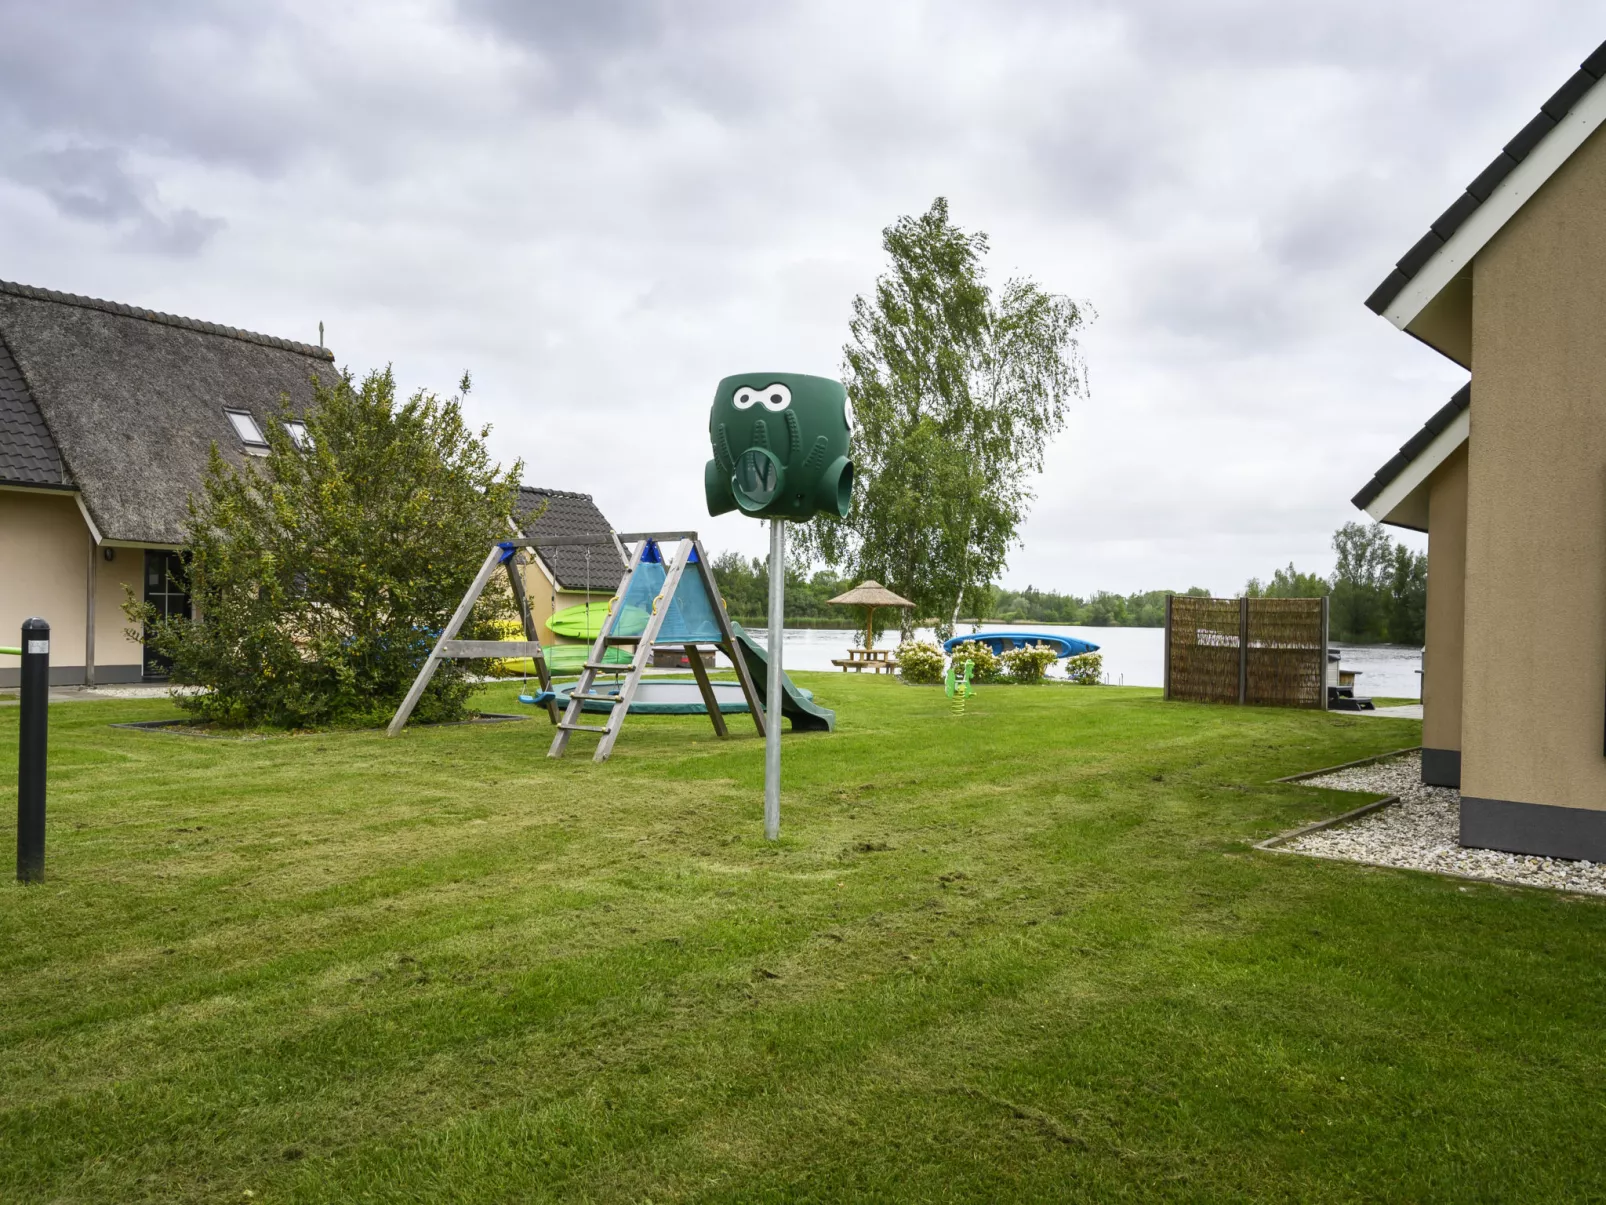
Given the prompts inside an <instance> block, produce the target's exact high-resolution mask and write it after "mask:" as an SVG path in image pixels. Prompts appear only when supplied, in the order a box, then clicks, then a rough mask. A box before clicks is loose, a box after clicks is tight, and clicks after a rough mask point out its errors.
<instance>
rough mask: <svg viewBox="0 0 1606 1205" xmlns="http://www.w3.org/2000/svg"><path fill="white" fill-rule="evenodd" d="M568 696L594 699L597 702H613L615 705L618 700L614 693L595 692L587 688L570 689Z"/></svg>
mask: <svg viewBox="0 0 1606 1205" xmlns="http://www.w3.org/2000/svg"><path fill="white" fill-rule="evenodd" d="M569 697H570V698H571V699H594V700H596V701H597V702H598V703H613V704H615V705H617V704H618V702H619V696H618V695H616V694H612V693H603V694H597V693H595V692H594V691H589V690H571V691H570V692H569Z"/></svg>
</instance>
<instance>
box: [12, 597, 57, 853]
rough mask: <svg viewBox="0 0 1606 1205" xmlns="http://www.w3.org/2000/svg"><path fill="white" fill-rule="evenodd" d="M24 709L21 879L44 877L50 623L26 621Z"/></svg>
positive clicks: (19, 827) (20, 700) (20, 764)
mask: <svg viewBox="0 0 1606 1205" xmlns="http://www.w3.org/2000/svg"><path fill="white" fill-rule="evenodd" d="M21 648H22V689H21V690H20V691H19V692H18V703H19V704H20V710H21V715H20V717H19V720H20V722H19V723H18V725H17V728H18V743H17V881H18V882H19V883H37V882H40V881H42V880H43V879H44V877H45V739H46V728H45V723H46V718H47V716H48V715H49V707H48V704H49V702H50V625H49V624H48V623H46V622H45V621H44V620H42V619H29V620H25V621H24V622H23V625H22V645H21Z"/></svg>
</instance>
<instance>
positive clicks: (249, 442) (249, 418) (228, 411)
mask: <svg viewBox="0 0 1606 1205" xmlns="http://www.w3.org/2000/svg"><path fill="white" fill-rule="evenodd" d="M223 413H224V414H225V415H227V416H228V420H229V426H231V427H233V428H234V433H235V434H236V435H237V436H239V437H240V442H241V443H242V444H244V445H245V446H246V447H248V448H265V447H267V446H268V437H267V436H266V435H264V434H263V433H262V427H261V425H260V424H259V423H258V422H257V417H256V415H254V414H252V413H251V412H250V411H249V410H241V409H238V408H237V407H234V406H225V407H223ZM242 419H243V420H244V422H242V421H241V420H242ZM247 430H249V431H251V432H253V433H254V434H255V436H256V438H255V439H253V438H251V436H250V435H248V434H247Z"/></svg>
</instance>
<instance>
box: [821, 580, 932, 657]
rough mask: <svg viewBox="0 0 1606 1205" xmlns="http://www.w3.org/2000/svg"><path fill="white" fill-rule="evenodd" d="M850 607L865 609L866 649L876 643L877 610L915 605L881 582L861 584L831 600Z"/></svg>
mask: <svg viewBox="0 0 1606 1205" xmlns="http://www.w3.org/2000/svg"><path fill="white" fill-rule="evenodd" d="M831 601H832V602H834V603H841V604H843V605H844V606H849V607H863V608H864V647H865V648H872V647H874V643H875V626H874V621H875V609H876V608H877V607H912V606H914V603H912V602H910V601H909V600H908V599H907V598H901V597H899V596H898V595H896V594H894V593H893V592H892V591H891V590H888V589H887V588H886V587H885V586H883V585H882V584H881V583H880V582H860V583H859V584H858V585H857V586H855V587H853V589H851V590H849V591H848V592H847V593H846V594H838V595H837V596H836V597H835V598H833V599H832V600H831Z"/></svg>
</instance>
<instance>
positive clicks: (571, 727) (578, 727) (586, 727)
mask: <svg viewBox="0 0 1606 1205" xmlns="http://www.w3.org/2000/svg"><path fill="white" fill-rule="evenodd" d="M558 727H559V728H562V729H563V730H564V731H565V732H606V731H608V730H607V729H606V728H599V727H597V726H596V725H595V724H564V723H559V724H558Z"/></svg>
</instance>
